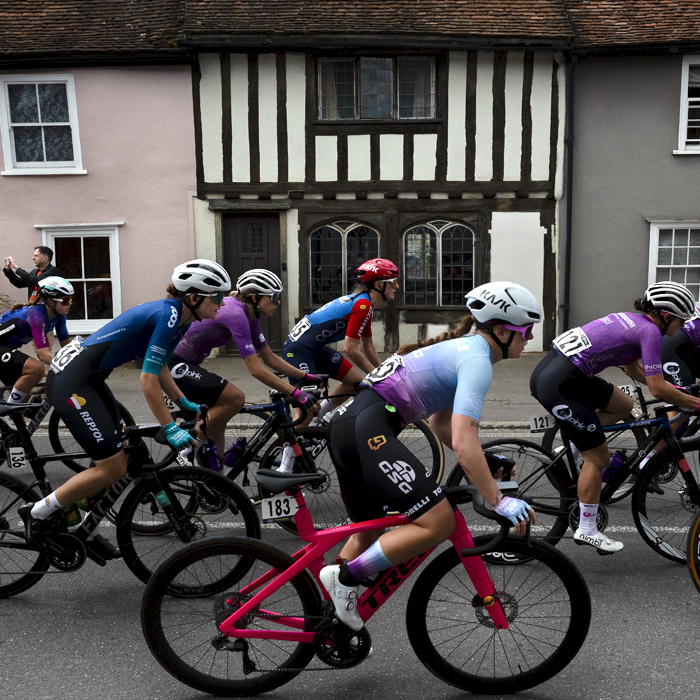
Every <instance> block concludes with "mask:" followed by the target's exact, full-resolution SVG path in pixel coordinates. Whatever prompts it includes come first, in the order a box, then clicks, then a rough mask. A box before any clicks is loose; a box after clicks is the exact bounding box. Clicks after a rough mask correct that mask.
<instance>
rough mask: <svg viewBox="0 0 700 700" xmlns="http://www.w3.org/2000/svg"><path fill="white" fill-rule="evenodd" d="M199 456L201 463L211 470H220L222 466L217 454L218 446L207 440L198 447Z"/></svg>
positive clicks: (219, 456)
mask: <svg viewBox="0 0 700 700" xmlns="http://www.w3.org/2000/svg"><path fill="white" fill-rule="evenodd" d="M199 449H200V453H199V458H200V462H201V464H202V465H204V466H205V467H206V468H207V469H211V470H212V471H213V472H220V471H221V470H222V469H223V468H224V464H223V462H222V461H221V455H220V454H219V448H218V447H217V446H216V445H215V444H214V443H213V442H212V441H211V440H208V441H207V442H205V443H204V444H203V445H202V446H201V447H200V448H199Z"/></svg>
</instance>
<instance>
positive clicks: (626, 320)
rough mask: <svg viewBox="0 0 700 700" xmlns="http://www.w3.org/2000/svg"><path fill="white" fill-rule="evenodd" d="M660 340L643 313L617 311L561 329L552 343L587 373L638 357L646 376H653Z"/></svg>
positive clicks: (656, 370) (657, 368)
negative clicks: (580, 326) (585, 322)
mask: <svg viewBox="0 0 700 700" xmlns="http://www.w3.org/2000/svg"><path fill="white" fill-rule="evenodd" d="M662 340H663V336H662V335H661V331H660V330H659V328H658V327H657V326H656V325H655V324H654V322H653V321H651V320H650V319H649V318H647V317H646V316H643V315H641V314H627V313H619V314H609V315H608V316H604V317H603V318H599V319H597V320H596V321H591V323H587V324H586V325H585V326H583V328H572V329H571V330H568V331H566V333H562V334H561V335H560V336H559V337H557V338H555V339H554V341H553V342H552V347H553V348H554V350H556V352H558V353H559V354H560V355H563V356H564V357H567V358H568V359H569V360H570V361H571V362H572V363H573V364H575V365H576V366H577V367H578V368H579V369H580V370H581V371H582V372H583V373H584V374H587V375H588V376H589V377H591V376H593V375H594V374H598V373H599V372H602V371H603V370H604V369H606V368H607V367H615V366H618V365H629V364H631V363H632V362H635V361H636V360H638V359H639V358H640V357H641V358H642V365H643V367H644V374H645V376H647V377H653V376H656V375H659V374H661V344H662Z"/></svg>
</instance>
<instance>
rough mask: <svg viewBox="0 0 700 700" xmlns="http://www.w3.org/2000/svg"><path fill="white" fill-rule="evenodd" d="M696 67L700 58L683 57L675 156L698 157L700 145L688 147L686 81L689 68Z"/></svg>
mask: <svg viewBox="0 0 700 700" xmlns="http://www.w3.org/2000/svg"><path fill="white" fill-rule="evenodd" d="M691 65H697V66H698V67H700V56H699V55H693V56H684V57H683V66H682V68H681V106H680V119H679V120H678V122H679V123H678V150H676V151H674V152H673V153H674V154H675V155H700V145H698V146H690V147H689V146H688V145H687V143H686V141H687V139H688V107H689V102H688V81H689V78H690V66H691Z"/></svg>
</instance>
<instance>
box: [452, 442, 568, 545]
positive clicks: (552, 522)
mask: <svg viewBox="0 0 700 700" xmlns="http://www.w3.org/2000/svg"><path fill="white" fill-rule="evenodd" d="M481 447H482V449H483V450H484V452H491V453H493V454H502V455H505V456H506V457H508V458H510V459H514V460H515V468H516V473H515V476H514V477H513V478H514V480H515V481H516V482H517V483H518V486H519V488H518V491H517V493H516V494H515V497H517V498H523V499H526V500H527V501H528V503H530V504H531V505H532V507H533V508H534V509H535V513H536V518H537V524H536V525H534V526H533V527H532V534H533V535H534V536H536V537H538V538H540V539H542V540H544V541H545V542H547V543H548V544H551V545H556V544H557V543H558V542H559V540H561V538H562V537H563V536H564V535H565V534H566V530H567V528H568V526H569V514H568V509H569V506H570V505H572V504H573V502H574V500H575V499H576V488H575V486H576V485H575V484H571V483H570V481H571V480H570V477H569V476H568V474H567V473H566V472H565V470H564V469H563V468H561V467H560V466H559V465H555V466H554V467H549V466H548V465H549V464H550V463H551V461H552V460H553V459H554V457H553V455H552V454H551V452H548V451H547V450H545V449H544V448H543V447H540V445H538V444H537V443H535V442H530V441H529V440H523V439H521V438H499V439H497V440H489V441H488V442H484V443H483V444H482V445H481ZM466 483H467V477H466V475H465V473H464V470H463V469H462V467H461V466H460V465H459V464H456V465H455V466H454V468H453V469H452V472H451V473H450V475H449V477H448V478H447V481H446V485H447V486H460V485H464V484H466ZM496 483H498V482H496ZM567 494H569V495H567ZM509 495H510V493H509ZM465 507H467V508H469V510H468V512H467V513H466V514H465V516H464V517H465V519H466V521H467V522H468V523H469V526H470V529H471V530H472V531H477V532H478V531H480V530H486V531H491V532H493V533H495V532H496V531H497V530H498V528H499V526H498V524H496V523H494V521H493V520H488V519H487V518H484V517H483V516H482V515H479V514H478V513H477V512H476V511H474V509H473V508H472V507H471V506H470V505H469V506H467V505H465V506H462V508H465Z"/></svg>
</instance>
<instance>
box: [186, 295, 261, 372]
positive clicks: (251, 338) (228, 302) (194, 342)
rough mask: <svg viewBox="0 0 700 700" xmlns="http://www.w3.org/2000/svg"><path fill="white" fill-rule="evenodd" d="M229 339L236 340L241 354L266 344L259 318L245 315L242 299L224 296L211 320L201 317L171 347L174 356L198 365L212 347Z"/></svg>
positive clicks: (252, 352) (250, 352)
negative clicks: (177, 342)
mask: <svg viewBox="0 0 700 700" xmlns="http://www.w3.org/2000/svg"><path fill="white" fill-rule="evenodd" d="M231 339H233V340H234V341H235V342H236V345H237V346H238V351H239V352H240V354H241V357H248V356H249V355H254V354H255V352H256V350H259V349H260V348H262V347H264V346H265V345H267V341H266V340H265V336H264V335H263V333H262V330H261V328H260V321H259V320H258V319H257V318H255V319H250V318H248V309H247V307H246V305H245V304H244V303H243V302H242V301H239V300H238V299H236V298H234V297H227V298H226V299H224V306H223V307H222V308H220V309H219V312H218V313H217V314H216V318H215V319H213V320H212V319H205V320H204V321H202V322H201V323H194V324H193V325H192V326H191V327H190V329H189V330H188V331H187V333H185V336H184V337H183V339H182V340H181V341H180V342H179V344H178V346H177V347H176V348H175V355H177V356H178V357H179V358H181V359H183V360H184V361H185V362H192V363H194V364H196V365H199V364H202V362H203V361H204V360H205V359H206V358H207V357H208V356H209V354H210V353H211V351H212V350H213V349H214V348H218V347H220V346H221V345H226V343H228V342H229V341H230V340H231Z"/></svg>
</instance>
